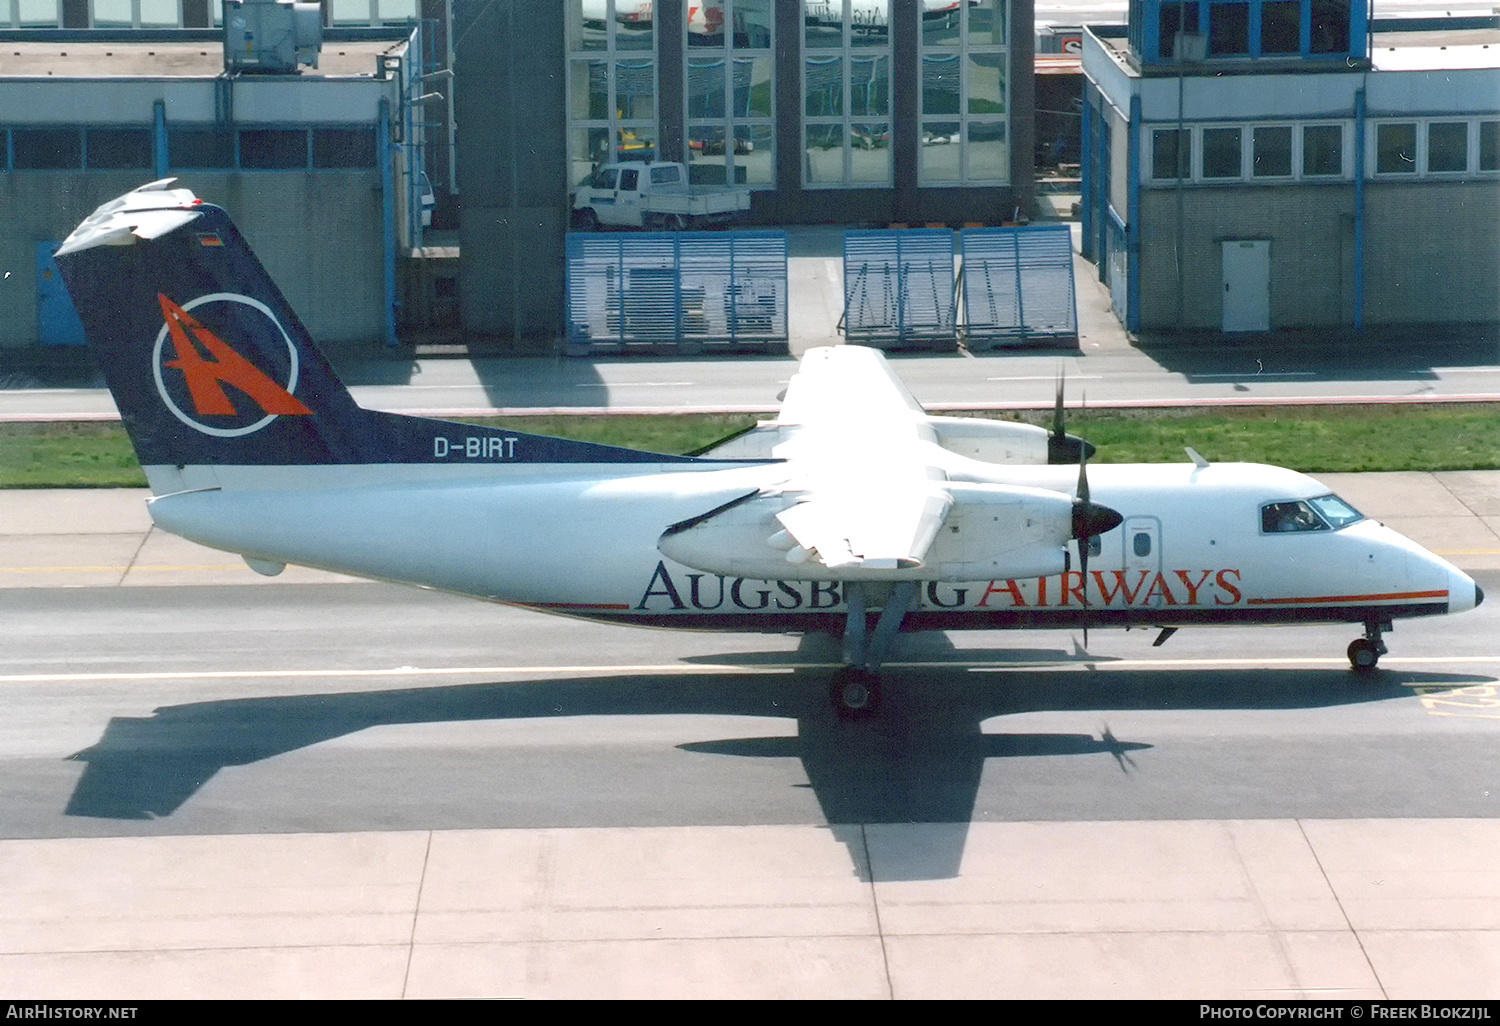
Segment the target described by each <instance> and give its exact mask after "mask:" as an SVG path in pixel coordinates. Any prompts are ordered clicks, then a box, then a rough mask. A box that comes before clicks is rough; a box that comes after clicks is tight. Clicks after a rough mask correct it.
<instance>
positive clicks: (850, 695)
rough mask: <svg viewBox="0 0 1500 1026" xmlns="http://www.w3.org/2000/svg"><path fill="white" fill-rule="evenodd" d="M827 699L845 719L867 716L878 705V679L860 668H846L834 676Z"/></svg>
mask: <svg viewBox="0 0 1500 1026" xmlns="http://www.w3.org/2000/svg"><path fill="white" fill-rule="evenodd" d="M829 697H830V698H832V700H833V707H834V709H836V710H837V711H838V714H839V715H840V716H843V717H845V718H846V719H857V718H859V717H861V716H868V715H870V714H871V713H873V712H874V711H875V707H876V706H877V705H879V704H880V678H879V677H877V676H876V675H875V674H873V673H871V672H870V671H868V670H866V669H863V668H862V667H858V666H846V667H844V668H843V669H842V670H839V671H838V672H837V673H836V674H834V676H833V684H832V685H831V686H830V688H829Z"/></svg>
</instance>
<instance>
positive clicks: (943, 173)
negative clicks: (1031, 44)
mask: <svg viewBox="0 0 1500 1026" xmlns="http://www.w3.org/2000/svg"><path fill="white" fill-rule="evenodd" d="M1008 10H1009V9H1008V7H1007V5H1006V0H975V2H973V3H966V4H959V5H957V6H956V7H955V8H954V9H952V10H944V11H934V12H931V13H924V15H923V18H922V56H921V60H922V67H921V83H922V136H921V141H922V155H921V164H920V170H919V172H918V179H919V181H920V182H921V184H923V185H980V184H984V185H990V184H995V185H1000V184H1004V183H1005V182H1008V181H1009V180H1010V150H1009V143H1008V135H1009V131H1008V130H1009V124H1010V120H1009V115H1008V113H1007V110H1008V104H1007V87H1008V80H1009V60H1010V50H1009V47H1008V46H1007V44H1006V18H1007V13H1008Z"/></svg>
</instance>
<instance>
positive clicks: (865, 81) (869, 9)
mask: <svg viewBox="0 0 1500 1026" xmlns="http://www.w3.org/2000/svg"><path fill="white" fill-rule="evenodd" d="M802 14H803V18H802V22H803V39H802V104H803V106H802V137H803V153H804V157H803V162H802V181H803V184H804V185H807V186H809V187H812V188H820V187H837V186H888V185H890V184H891V122H890V117H891V32H890V4H889V3H888V2H887V0H859V3H857V4H856V3H855V2H854V0H804V2H803V8H802Z"/></svg>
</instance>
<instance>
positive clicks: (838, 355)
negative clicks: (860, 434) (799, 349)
mask: <svg viewBox="0 0 1500 1026" xmlns="http://www.w3.org/2000/svg"><path fill="white" fill-rule="evenodd" d="M921 413H922V407H921V406H920V405H919V404H918V403H917V401H916V399H914V398H912V394H911V393H910V392H909V391H907V389H906V386H905V385H904V384H902V383H901V379H900V378H898V377H896V375H895V373H894V372H892V370H891V368H890V365H889V364H887V363H886V361H885V357H884V356H882V355H881V354H880V352H878V351H877V350H874V349H870V348H867V347H865V346H856V345H842V346H827V347H824V348H819V349H809V350H808V351H807V353H806V355H804V356H803V357H802V363H801V364H799V365H798V367H797V373H796V374H794V375H792V380H791V381H790V382H788V384H787V387H786V394H785V397H784V398H783V399H782V401H781V412H780V414H779V415H778V416H777V418H776V420H777V422H778V423H779V424H782V425H799V426H800V425H815V426H823V425H830V424H849V425H851V426H852V425H856V424H863V423H867V422H870V421H873V420H875V419H876V418H880V417H887V416H891V415H896V416H899V417H900V418H901V419H902V420H910V419H911V418H912V415H913V414H918V415H920V414H921Z"/></svg>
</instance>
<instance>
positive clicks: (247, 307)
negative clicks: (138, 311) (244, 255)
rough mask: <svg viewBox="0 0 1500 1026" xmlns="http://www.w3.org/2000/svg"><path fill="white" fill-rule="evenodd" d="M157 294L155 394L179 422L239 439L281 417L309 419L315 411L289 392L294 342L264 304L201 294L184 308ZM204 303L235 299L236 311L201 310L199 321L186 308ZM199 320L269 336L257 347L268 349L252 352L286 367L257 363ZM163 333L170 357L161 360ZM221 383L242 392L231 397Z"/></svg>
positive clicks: (292, 387) (231, 296)
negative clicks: (158, 326) (283, 348)
mask: <svg viewBox="0 0 1500 1026" xmlns="http://www.w3.org/2000/svg"><path fill="white" fill-rule="evenodd" d="M156 298H157V299H158V300H159V301H160V303H161V312H162V320H163V322H164V323H163V324H162V328H161V331H160V332H159V333H158V334H157V336H156V348H155V350H154V352H153V353H152V371H153V373H154V374H155V376H156V389H157V392H158V393H160V395H161V397H162V401H163V402H165V403H166V404H167V408H168V409H170V410H171V411H172V414H173V415H174V416H175V417H176V418H177V419H178V420H180V421H182V422H183V423H184V424H186V425H187V426H188V427H190V428H192V429H194V430H195V431H201V432H203V433H204V434H206V435H214V436H216V437H219V438H236V437H239V436H242V435H248V434H251V433H253V432H255V431H259V430H260V429H261V428H263V427H265V426H266V425H267V424H269V423H271V421H273V420H275V419H276V418H277V417H280V416H293V417H306V416H310V415H311V414H312V412H313V411H312V410H310V409H309V408H308V407H307V406H306V405H305V404H304V403H303V402H302V401H301V400H299V399H298V398H297V397H296V396H294V395H292V392H293V391H294V390H295V389H296V387H297V347H296V346H295V345H293V344H292V340H291V338H290V337H289V336H288V335H287V333H286V329H285V328H283V327H282V326H281V322H280V321H278V320H277V319H276V316H275V315H274V314H273V313H272V312H271V310H270V308H269V307H267V306H266V305H265V304H264V303H262V302H260V301H259V300H256V299H252V298H250V297H249V296H242V295H238V294H236V293H232V292H214V293H210V294H209V295H205V296H199V297H198V298H197V299H194V300H192V301H191V302H189V303H184V304H183V305H182V306H178V305H177V304H176V303H174V302H172V301H171V300H170V299H168V298H167V297H166V296H165V295H162V294H160V293H158V294H157V297H156ZM209 304H233V306H238V307H241V309H234V308H233V306H231V307H230V308H229V309H227V310H226V309H222V308H220V307H218V306H215V307H210V308H209V309H208V310H205V311H201V312H200V317H201V319H200V317H194V316H193V315H192V314H191V313H190V312H189V311H191V310H195V309H197V308H199V307H205V306H208V305H209ZM210 315H211V316H210ZM204 320H210V321H217V322H221V323H225V324H232V325H233V326H234V328H235V335H236V336H239V337H244V338H251V339H263V340H265V341H267V342H269V343H270V346H269V347H261V348H262V350H264V349H265V348H269V349H270V353H264V354H263V353H257V356H262V355H264V358H265V359H267V360H269V361H271V362H275V363H278V364H284V367H277V368H267V369H262V368H261V367H258V366H256V365H255V364H254V363H251V362H250V361H249V360H248V359H246V358H245V357H244V356H242V355H241V354H240V353H238V352H236V351H235V350H234V349H233V348H231V347H230V346H229V345H228V344H227V343H225V342H224V341H223V340H222V339H220V338H219V336H218V335H216V334H215V333H214V332H213V331H212V330H211V329H210V328H208V327H207V326H205V325H204V323H203V321H204ZM232 337H233V336H232ZM168 339H171V342H172V349H171V353H170V357H169V358H167V359H165V361H164V359H163V358H164V357H166V356H168V353H167V340H168ZM277 342H280V343H281V344H284V345H285V346H286V357H285V358H284V360H283V358H282V357H281V354H280V353H279V352H276V350H278V349H279V348H280V346H279V345H277ZM268 370H273V371H275V372H277V373H278V376H279V375H280V374H281V373H284V374H285V384H284V385H283V384H281V383H279V382H278V381H277V380H276V379H275V378H273V377H272V376H271V374H270V373H267V371H268ZM164 371H176V372H178V374H180V377H178V375H167V374H164V373H163V372H164ZM225 385H228V386H230V387H231V388H233V389H234V390H235V391H236V392H237V393H239V394H238V395H236V396H231V395H230V393H229V392H226V391H225V389H224V386H225ZM184 393H185V394H184ZM252 406H253V407H254V408H253V409H251V408H250V407H252ZM189 410H191V412H189Z"/></svg>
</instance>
